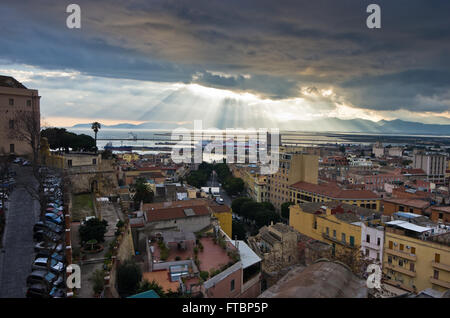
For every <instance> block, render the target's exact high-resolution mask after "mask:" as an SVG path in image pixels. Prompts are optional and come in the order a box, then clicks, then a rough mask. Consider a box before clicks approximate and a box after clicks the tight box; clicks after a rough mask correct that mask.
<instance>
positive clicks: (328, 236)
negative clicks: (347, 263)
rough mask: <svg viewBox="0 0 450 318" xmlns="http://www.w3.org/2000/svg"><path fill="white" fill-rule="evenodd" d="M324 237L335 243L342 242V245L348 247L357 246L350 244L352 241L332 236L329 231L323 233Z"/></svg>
mask: <svg viewBox="0 0 450 318" xmlns="http://www.w3.org/2000/svg"><path fill="white" fill-rule="evenodd" d="M322 237H323V238H325V239H327V240H330V241H332V242H334V243H337V244H340V245H342V246H345V247H348V248H356V246H355V245H350V243H348V242H344V241H342V240H339V239H338V238H337V237H333V236H330V235H328V234H327V233H322Z"/></svg>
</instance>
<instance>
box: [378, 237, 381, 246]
mask: <svg viewBox="0 0 450 318" xmlns="http://www.w3.org/2000/svg"><path fill="white" fill-rule="evenodd" d="M377 245H378V246H380V245H381V238H379V237H377Z"/></svg>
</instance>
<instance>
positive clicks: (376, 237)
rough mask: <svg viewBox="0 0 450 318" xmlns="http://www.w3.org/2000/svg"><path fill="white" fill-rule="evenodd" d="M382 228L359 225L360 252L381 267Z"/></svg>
mask: <svg viewBox="0 0 450 318" xmlns="http://www.w3.org/2000/svg"><path fill="white" fill-rule="evenodd" d="M383 246H384V228H383V227H382V226H367V225H365V224H364V223H361V250H362V252H363V254H364V255H365V256H366V258H368V259H370V260H373V261H374V263H377V264H380V265H381V266H383Z"/></svg>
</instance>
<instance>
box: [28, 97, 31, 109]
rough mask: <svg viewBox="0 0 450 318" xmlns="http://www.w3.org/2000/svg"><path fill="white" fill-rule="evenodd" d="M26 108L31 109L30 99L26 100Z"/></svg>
mask: <svg viewBox="0 0 450 318" xmlns="http://www.w3.org/2000/svg"><path fill="white" fill-rule="evenodd" d="M27 106H28V107H31V100H30V99H28V100H27Z"/></svg>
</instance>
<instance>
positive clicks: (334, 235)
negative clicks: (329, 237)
mask: <svg viewBox="0 0 450 318" xmlns="http://www.w3.org/2000/svg"><path fill="white" fill-rule="evenodd" d="M333 237H334V238H336V230H333Z"/></svg>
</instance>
